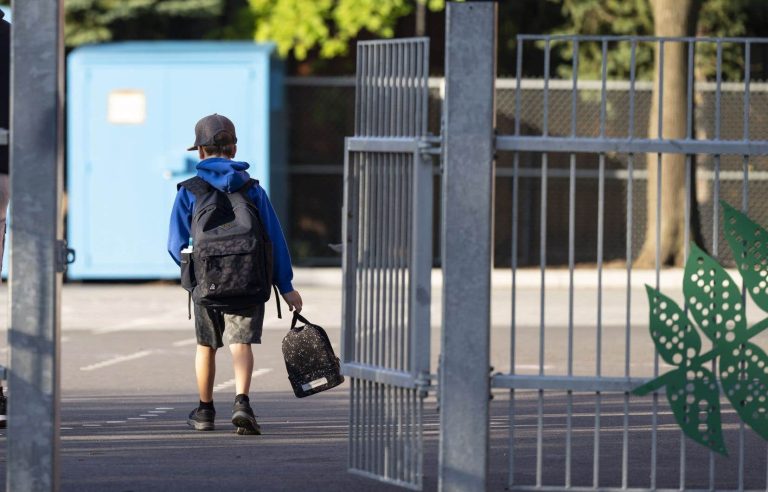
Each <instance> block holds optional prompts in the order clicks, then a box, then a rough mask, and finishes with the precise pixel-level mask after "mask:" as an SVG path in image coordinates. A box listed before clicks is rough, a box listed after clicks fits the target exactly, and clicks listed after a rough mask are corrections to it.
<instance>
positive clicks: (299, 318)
mask: <svg viewBox="0 0 768 492" xmlns="http://www.w3.org/2000/svg"><path fill="white" fill-rule="evenodd" d="M296 321H301V322H302V323H304V324H305V325H311V324H312V323H310V322H309V321H307V318H305V317H304V316H302V315H300V314H299V313H297V312H296V311H294V312H293V321H291V330H293V329H294V328H296Z"/></svg>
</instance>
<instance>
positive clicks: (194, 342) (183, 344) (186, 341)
mask: <svg viewBox="0 0 768 492" xmlns="http://www.w3.org/2000/svg"><path fill="white" fill-rule="evenodd" d="M187 345H197V338H186V339H184V340H179V341H178V342H173V346H174V347H186V346H187Z"/></svg>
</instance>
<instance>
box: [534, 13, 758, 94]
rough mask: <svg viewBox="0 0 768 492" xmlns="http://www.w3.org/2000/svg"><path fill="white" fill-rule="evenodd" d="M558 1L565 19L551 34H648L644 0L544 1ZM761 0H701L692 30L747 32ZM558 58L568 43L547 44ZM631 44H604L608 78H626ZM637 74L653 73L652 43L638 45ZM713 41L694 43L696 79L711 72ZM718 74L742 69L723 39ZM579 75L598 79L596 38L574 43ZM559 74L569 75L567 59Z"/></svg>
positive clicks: (738, 74)
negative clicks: (576, 44)
mask: <svg viewBox="0 0 768 492" xmlns="http://www.w3.org/2000/svg"><path fill="white" fill-rule="evenodd" d="M549 1H550V2H555V3H558V4H562V13H563V16H564V17H565V19H566V20H565V23H564V24H563V25H562V26H560V27H558V28H557V29H555V30H553V31H552V33H553V34H587V35H639V36H652V35H653V33H654V30H653V11H652V9H651V6H650V1H649V0H549ZM766 8H767V7H766V2H764V0H701V8H700V10H699V13H698V19H697V24H696V34H697V35H698V36H705V37H738V36H744V35H746V34H747V27H746V26H747V24H748V21H749V18H748V17H749V13H750V12H751V11H764V10H766ZM552 48H553V50H556V51H557V53H558V54H559V55H560V57H561V58H562V59H564V60H570V58H571V53H572V49H573V47H572V46H571V45H570V43H567V44H566V43H558V44H554V45H553V46H552ZM630 49H631V45H630V43H627V42H624V43H611V44H610V45H609V48H608V60H607V70H608V77H609V78H619V79H626V78H628V77H629V73H630ZM636 49H637V52H636V56H637V78H638V79H641V80H643V79H644V80H651V79H652V78H653V70H654V68H653V45H652V43H639V44H638V45H637V48H636ZM716 50H717V46H716V44H715V43H698V44H697V46H696V69H697V72H698V74H697V76H698V78H705V79H712V78H713V77H714V76H715V74H716V70H715V68H716V65H715V60H716ZM722 50H723V51H722V60H723V79H724V80H741V79H743V73H744V56H743V53H742V50H741V48H740V46H737V45H734V44H730V43H724V44H723V48H722ZM579 54H580V58H579V77H580V78H582V77H583V78H585V79H599V78H600V70H601V66H602V49H601V46H600V43H597V42H591V43H581V45H580V46H579ZM557 73H558V75H560V76H561V77H564V78H568V77H570V74H571V65H570V63H563V64H562V65H560V66H558V67H557Z"/></svg>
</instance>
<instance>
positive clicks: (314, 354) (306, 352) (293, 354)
mask: <svg viewBox="0 0 768 492" xmlns="http://www.w3.org/2000/svg"><path fill="white" fill-rule="evenodd" d="M297 321H301V322H302V323H304V324H303V325H301V326H296V324H297ZM283 358H284V359H285V369H286V370H287V371H288V380H289V381H290V382H291V386H292V387H293V392H294V393H295V394H296V397H297V398H304V397H305V396H309V395H314V394H315V393H320V392H321V391H325V390H328V389H331V388H334V387H336V386H338V385H340V384H341V383H343V382H344V376H342V375H341V364H340V362H339V358H338V357H336V354H334V353H333V347H331V341H330V340H329V339H328V334H327V333H326V332H325V330H323V329H322V328H321V327H319V326H317V325H313V324H312V323H310V322H309V321H307V320H306V318H304V317H303V316H301V315H300V314H299V313H297V312H295V311H294V313H293V322H292V323H291V329H290V331H289V332H288V334H286V335H285V337H284V338H283Z"/></svg>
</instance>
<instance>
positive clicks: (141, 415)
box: [139, 413, 159, 417]
mask: <svg viewBox="0 0 768 492" xmlns="http://www.w3.org/2000/svg"><path fill="white" fill-rule="evenodd" d="M139 417H159V415H158V414H156V413H140V414H139Z"/></svg>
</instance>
